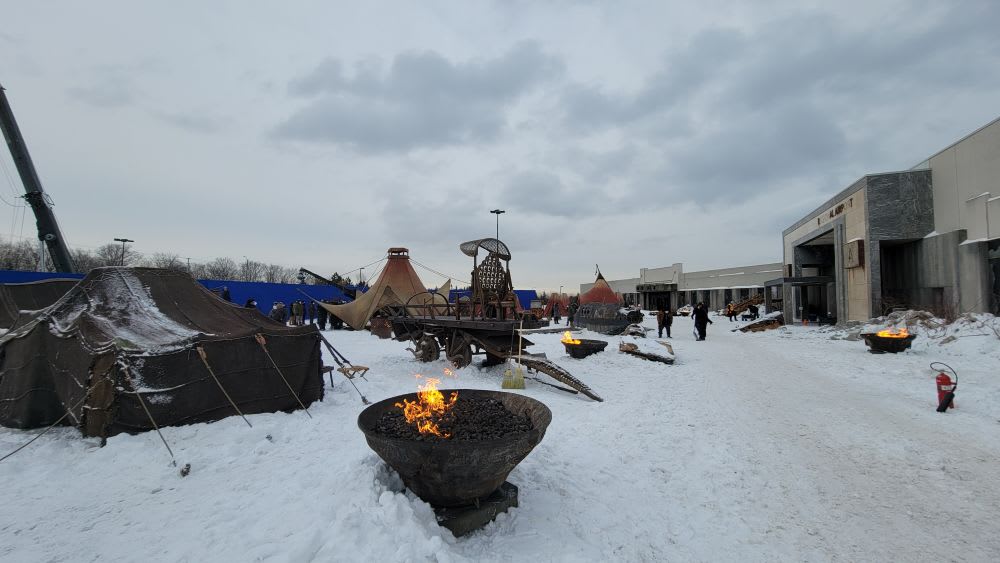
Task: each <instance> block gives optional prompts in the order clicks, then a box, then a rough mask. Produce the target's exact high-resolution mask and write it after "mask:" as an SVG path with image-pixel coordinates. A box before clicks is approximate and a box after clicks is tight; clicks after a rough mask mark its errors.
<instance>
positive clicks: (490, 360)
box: [483, 352, 504, 367]
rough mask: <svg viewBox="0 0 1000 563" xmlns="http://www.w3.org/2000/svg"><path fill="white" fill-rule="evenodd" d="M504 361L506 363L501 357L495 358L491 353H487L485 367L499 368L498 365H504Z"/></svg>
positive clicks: (484, 361)
mask: <svg viewBox="0 0 1000 563" xmlns="http://www.w3.org/2000/svg"><path fill="white" fill-rule="evenodd" d="M503 361H504V358H501V357H500V356H494V355H493V354H490V353H489V352H487V353H486V359H485V360H483V367H489V366H497V365H500V364H502V363H503Z"/></svg>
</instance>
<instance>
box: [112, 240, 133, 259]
mask: <svg viewBox="0 0 1000 563" xmlns="http://www.w3.org/2000/svg"><path fill="white" fill-rule="evenodd" d="M115 241H116V242H120V243H122V259H121V262H119V265H121V266H124V265H125V243H126V242H135V241H134V240H132V239H130V238H116V239H115Z"/></svg>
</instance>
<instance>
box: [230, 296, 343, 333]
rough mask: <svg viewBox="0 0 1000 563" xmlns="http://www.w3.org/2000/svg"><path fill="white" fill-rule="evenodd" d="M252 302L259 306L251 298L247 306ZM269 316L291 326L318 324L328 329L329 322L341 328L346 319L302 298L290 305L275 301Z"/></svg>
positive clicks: (331, 326) (331, 325)
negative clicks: (343, 319)
mask: <svg viewBox="0 0 1000 563" xmlns="http://www.w3.org/2000/svg"><path fill="white" fill-rule="evenodd" d="M251 302H253V306H254V307H256V306H257V302H256V301H253V300H252V299H251V300H248V301H247V307H249V306H250V303H251ZM324 303H325V301H324ZM267 316H269V317H271V319H273V320H275V321H278V322H279V323H285V324H289V325H291V326H302V325H305V324H318V325H319V329H320V330H326V326H327V322H329V324H330V328H336V329H339V328H342V327H343V326H344V321H342V320H340V318H338V317H337V316H336V315H334V314H332V313H330V312H329V311H327V310H326V308H324V307H320V306H318V305H317V304H316V302H315V301H309V303H308V304H307V303H306V302H305V301H304V300H302V299H297V300H295V301H292V303H291V305H288V306H286V305H285V303H284V302H283V301H275V302H274V304H273V305H272V306H271V312H270V313H268V315H267Z"/></svg>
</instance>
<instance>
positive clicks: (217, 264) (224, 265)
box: [205, 258, 240, 280]
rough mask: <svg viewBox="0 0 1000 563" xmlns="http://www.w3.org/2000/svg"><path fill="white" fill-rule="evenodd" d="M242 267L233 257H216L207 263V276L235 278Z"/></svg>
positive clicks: (221, 278) (223, 278)
mask: <svg viewBox="0 0 1000 563" xmlns="http://www.w3.org/2000/svg"><path fill="white" fill-rule="evenodd" d="M239 273H240V267H239V266H237V265H236V261H235V260H233V259H232V258H216V259H215V260H212V261H211V262H209V263H208V264H205V277H206V278H209V279H213V280H235V279H237V277H238V276H239Z"/></svg>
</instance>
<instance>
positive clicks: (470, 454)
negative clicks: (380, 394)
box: [358, 389, 552, 506]
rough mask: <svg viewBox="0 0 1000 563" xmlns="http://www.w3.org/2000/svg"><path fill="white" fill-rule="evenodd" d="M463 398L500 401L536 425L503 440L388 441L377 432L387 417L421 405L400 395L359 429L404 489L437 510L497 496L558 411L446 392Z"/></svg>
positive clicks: (364, 417) (519, 398) (364, 414)
mask: <svg viewBox="0 0 1000 563" xmlns="http://www.w3.org/2000/svg"><path fill="white" fill-rule="evenodd" d="M452 391H457V392H458V400H459V401H461V400H462V399H463V398H465V399H469V398H480V399H491V398H492V399H497V400H499V401H501V402H502V403H503V405H504V407H505V408H506V409H507V410H509V411H510V412H512V413H514V414H523V415H526V416H527V417H528V418H530V419H531V423H532V426H533V428H532V429H531V430H530V431H528V432H523V433H519V434H512V435H510V436H509V437H504V438H500V439H497V440H482V441H468V440H447V439H446V440H428V441H425V442H421V441H415V440H406V439H400V438H387V437H385V436H383V435H381V434H378V433H376V432H375V431H374V428H375V424H376V423H377V422H378V420H379V418H380V417H381V416H382V413H384V412H387V411H389V410H390V409H398V408H399V407H396V406H395V403H402V402H403V399H409V400H411V401H415V400H417V395H416V393H410V394H408V395H399V396H397V397H391V398H388V399H385V400H383V401H379V402H377V403H375V404H374V405H371V406H370V407H368V408H366V409H365V410H363V411H361V414H360V415H358V427H359V428H361V431H362V432H364V433H365V438H366V439H367V440H368V446H369V447H371V449H373V450H375V453H377V454H378V455H379V457H381V458H382V459H383V460H384V461H385V462H386V463H387V464H389V467H391V468H393V469H395V470H396V472H397V473H399V476H400V477H401V478H402V479H403V484H404V485H406V487H407V488H408V489H410V490H411V491H413V493H414V494H415V495H417V496H418V497H420V498H421V499H423V500H425V501H427V502H428V503H430V504H432V505H434V506H464V505H468V504H474V503H477V502H478V501H479V500H481V499H485V498H486V497H488V496H490V495H491V494H492V493H493V492H494V491H496V490H497V489H498V488H499V487H500V485H501V484H502V483H503V482H504V480H505V479H507V475H509V474H510V472H511V471H512V470H513V469H514V467H515V466H516V465H517V464H518V463H520V462H521V460H522V459H524V458H525V457H526V456H527V455H528V454H529V453H530V452H531V450H532V449H533V448H534V447H535V446H536V445H538V443H539V442H541V441H542V437H544V436H545V429H546V428H548V426H549V423H550V422H552V411H550V410H549V408H548V407H547V406H545V404H543V403H541V402H540V401H536V400H535V399H532V398H530V397H525V396H523V395H517V394H515V393H504V392H501V391H483V390H480V389H447V390H445V389H442V393H445V394H450V393H451V392H452Z"/></svg>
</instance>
